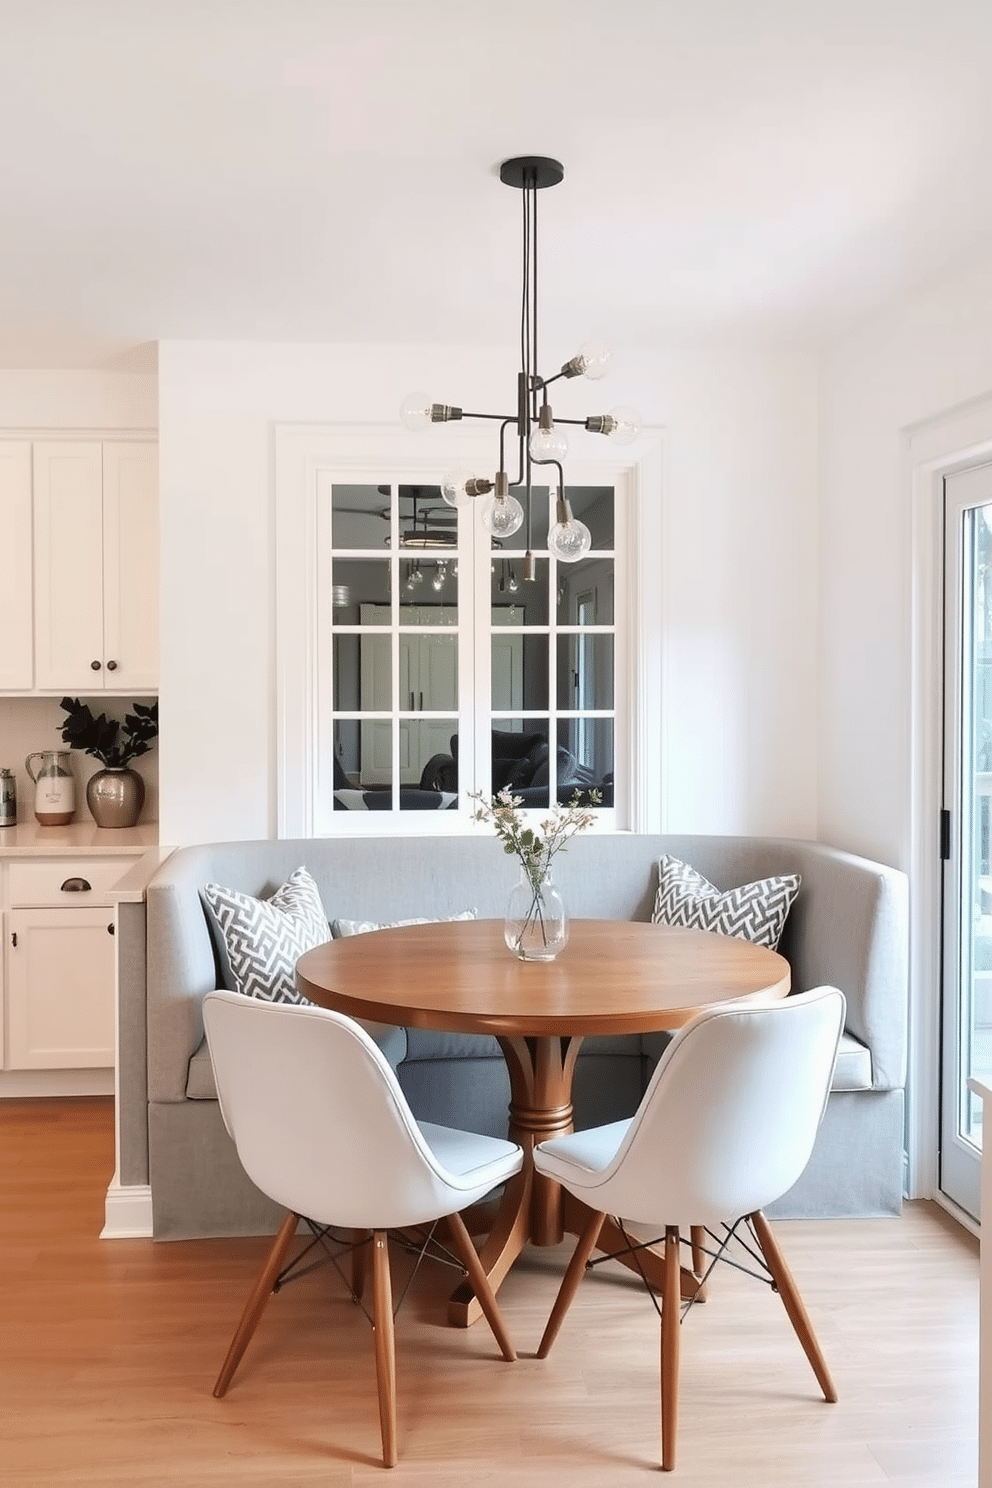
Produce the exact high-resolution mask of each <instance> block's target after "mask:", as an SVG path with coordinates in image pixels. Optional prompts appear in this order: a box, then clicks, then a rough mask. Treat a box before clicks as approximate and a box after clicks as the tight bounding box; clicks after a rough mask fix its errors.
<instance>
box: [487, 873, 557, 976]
mask: <svg viewBox="0 0 992 1488" xmlns="http://www.w3.org/2000/svg"><path fill="white" fill-rule="evenodd" d="M503 936H504V938H505V940H506V944H507V947H508V948H509V950H511V951H512V952H513V954H514V955H515V956H519V958H520V960H521V961H553V960H554V959H555V957H556V956H557V955H558V952H559V951H563V950H564V949H565V946H566V944H567V943H568V915H567V914H566V913H565V902H564V900H563V899H562V897H561V895H560V894H559V892H558V890H557V889H556V888H555V886H554V884H553V883H552V881H551V874H550V873H546V874H545V875H544V876H543V878H538V879H536V880H533V879H531V877H530V875H529V874H528V872H527V870H526V868H521V870H520V877H519V879H518V880H517V882H516V883H515V884H514V886H513V888H512V889H511V891H510V899H509V903H508V904H507V906H506V921H505V923H504V926H503Z"/></svg>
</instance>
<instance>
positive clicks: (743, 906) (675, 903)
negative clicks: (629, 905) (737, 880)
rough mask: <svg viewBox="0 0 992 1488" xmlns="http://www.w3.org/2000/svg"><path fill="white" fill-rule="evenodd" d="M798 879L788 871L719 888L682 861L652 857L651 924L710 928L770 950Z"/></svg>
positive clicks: (774, 946) (797, 885)
mask: <svg viewBox="0 0 992 1488" xmlns="http://www.w3.org/2000/svg"><path fill="white" fill-rule="evenodd" d="M799 884H800V878H799V874H798V873H788V874H783V875H782V876H781V877H780V878H759V879H757V880H756V881H755V882H754V883H749V884H742V885H741V886H740V888H737V889H727V890H726V891H724V890H722V889H718V888H717V887H716V886H715V884H711V883H710V882H709V880H708V879H706V878H704V877H703V875H702V874H701V873H697V872H696V870H695V868H691V867H690V866H689V864H688V863H683V862H680V860H679V859H678V858H670V857H667V856H666V857H663V858H661V859H660V860H659V862H658V892H657V894H656V895H655V901H654V912H653V913H652V915H651V923H652V925H684V926H685V927H686V928H687V929H689V930H715V931H716V932H717V934H718V935H733V936H736V938H737V939H738V940H750V941H753V942H754V944H755V945H761V946H768V947H769V948H770V949H771V950H775V948H776V946H777V945H778V943H779V940H780V939H781V937H782V931H783V930H784V928H785V921H786V916H787V915H788V913H789V910H790V909H791V908H792V904H793V901H794V899H795V897H796V895H797V894H798V893H799Z"/></svg>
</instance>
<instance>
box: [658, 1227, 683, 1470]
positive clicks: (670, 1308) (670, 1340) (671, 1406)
mask: <svg viewBox="0 0 992 1488" xmlns="http://www.w3.org/2000/svg"><path fill="white" fill-rule="evenodd" d="M681 1308H682V1286H681V1267H680V1264H679V1229H678V1225H668V1226H667V1228H666V1230H665V1281H664V1290H663V1292H662V1298H661V1465H662V1467H663V1468H664V1470H665V1472H671V1470H672V1468H673V1467H674V1466H675V1433H676V1431H677V1429H678V1420H679V1333H680V1331H681Z"/></svg>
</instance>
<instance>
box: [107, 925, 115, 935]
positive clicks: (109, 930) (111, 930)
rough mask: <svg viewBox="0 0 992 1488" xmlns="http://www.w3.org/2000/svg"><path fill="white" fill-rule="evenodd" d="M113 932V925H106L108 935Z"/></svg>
mask: <svg viewBox="0 0 992 1488" xmlns="http://www.w3.org/2000/svg"><path fill="white" fill-rule="evenodd" d="M113 933H114V927H113V925H108V926H107V934H108V935H113Z"/></svg>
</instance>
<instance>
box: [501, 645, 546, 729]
mask: <svg viewBox="0 0 992 1488" xmlns="http://www.w3.org/2000/svg"><path fill="white" fill-rule="evenodd" d="M490 645H491V648H492V704H493V712H494V713H507V712H510V711H511V710H516V709H518V708H526V709H535V710H536V709H541V710H542V711H544V710H546V709H547V707H548V704H549V702H550V697H549V692H548V638H547V636H546V635H527V634H526V633H524V634H521V633H520V631H511V630H502V629H499V628H498V627H494V628H493V631H492V636H491V640H490Z"/></svg>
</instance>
